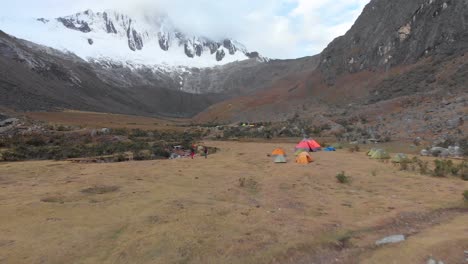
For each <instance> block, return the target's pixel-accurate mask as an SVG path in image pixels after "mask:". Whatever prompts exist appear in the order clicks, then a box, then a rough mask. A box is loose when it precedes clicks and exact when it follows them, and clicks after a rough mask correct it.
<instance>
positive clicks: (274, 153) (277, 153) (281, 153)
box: [271, 148, 286, 156]
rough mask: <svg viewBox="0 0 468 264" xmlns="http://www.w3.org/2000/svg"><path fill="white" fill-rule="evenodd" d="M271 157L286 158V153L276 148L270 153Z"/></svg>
mask: <svg viewBox="0 0 468 264" xmlns="http://www.w3.org/2000/svg"><path fill="white" fill-rule="evenodd" d="M271 155H273V156H286V152H285V151H284V150H283V149H280V148H277V149H275V150H273V152H272V153H271Z"/></svg>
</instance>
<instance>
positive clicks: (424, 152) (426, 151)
mask: <svg viewBox="0 0 468 264" xmlns="http://www.w3.org/2000/svg"><path fill="white" fill-rule="evenodd" d="M430 154H431V153H429V151H428V150H427V149H423V150H421V156H424V157H427V156H429V155H430Z"/></svg>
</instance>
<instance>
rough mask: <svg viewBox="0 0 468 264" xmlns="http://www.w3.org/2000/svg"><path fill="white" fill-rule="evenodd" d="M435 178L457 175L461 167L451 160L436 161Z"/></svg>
mask: <svg viewBox="0 0 468 264" xmlns="http://www.w3.org/2000/svg"><path fill="white" fill-rule="evenodd" d="M434 164H435V168H434V176H436V177H446V176H448V175H449V174H451V175H454V176H455V175H457V174H458V172H459V170H460V167H459V166H455V165H454V164H453V162H452V161H451V160H435V161H434Z"/></svg>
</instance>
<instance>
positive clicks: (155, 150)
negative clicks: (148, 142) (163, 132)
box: [152, 146, 171, 158]
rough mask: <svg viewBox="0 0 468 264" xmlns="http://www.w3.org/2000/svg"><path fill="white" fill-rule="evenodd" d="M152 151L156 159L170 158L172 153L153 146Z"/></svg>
mask: <svg viewBox="0 0 468 264" xmlns="http://www.w3.org/2000/svg"><path fill="white" fill-rule="evenodd" d="M152 151H153V154H154V155H155V156H156V157H163V158H169V157H170V156H171V153H170V152H169V151H167V150H166V149H165V148H163V147H161V146H153V149H152Z"/></svg>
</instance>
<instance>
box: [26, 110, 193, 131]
mask: <svg viewBox="0 0 468 264" xmlns="http://www.w3.org/2000/svg"><path fill="white" fill-rule="evenodd" d="M24 115H25V116H26V117H28V118H31V119H33V120H39V121H44V122H48V123H51V124H58V125H69V126H82V127H88V128H104V127H107V128H129V129H136V128H138V129H144V130H156V129H157V130H173V129H184V128H181V127H179V125H183V124H186V123H188V121H187V120H185V119H160V118H152V117H142V116H131V115H119V114H109V113H96V112H83V111H64V112H27V113H24Z"/></svg>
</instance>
